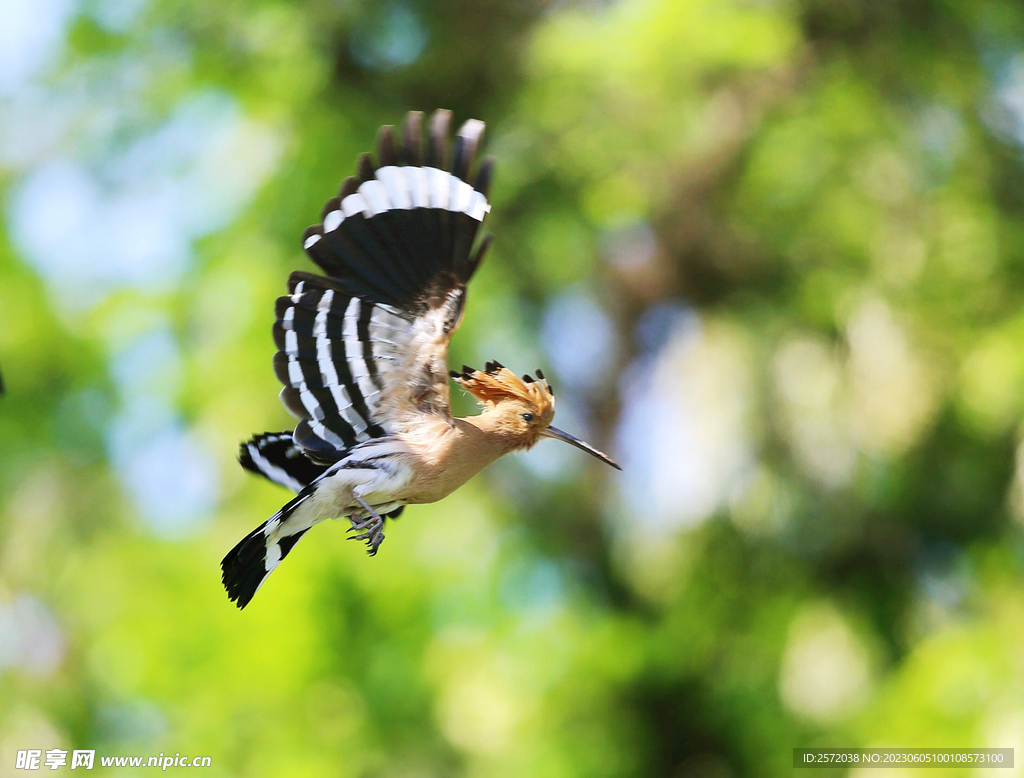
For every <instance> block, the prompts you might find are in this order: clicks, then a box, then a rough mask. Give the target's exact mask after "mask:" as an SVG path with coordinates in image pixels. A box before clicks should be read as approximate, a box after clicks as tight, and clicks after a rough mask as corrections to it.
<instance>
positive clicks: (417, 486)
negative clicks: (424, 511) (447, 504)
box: [402, 478, 469, 505]
mask: <svg viewBox="0 0 1024 778" xmlns="http://www.w3.org/2000/svg"><path fill="white" fill-rule="evenodd" d="M467 480H469V479H468V478H464V479H458V480H456V479H451V478H448V479H441V478H437V479H431V478H418V479H415V480H413V481H412V482H411V483H410V484H409V485H408V486H407V487H406V488H405V489H404V490H403V492H402V500H403V501H404V502H406V503H408V504H409V505H423V504H424V503H429V502H438V501H440V500H443V499H444V498H445V497H447V496H448V495H449V494H451V493H452V492H454V491H455V490H456V489H458V488H459V487H460V486H462V485H463V484H464V483H465V482H466V481H467Z"/></svg>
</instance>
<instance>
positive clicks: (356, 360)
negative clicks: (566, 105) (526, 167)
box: [222, 111, 614, 607]
mask: <svg viewBox="0 0 1024 778" xmlns="http://www.w3.org/2000/svg"><path fill="white" fill-rule="evenodd" d="M449 118H450V114H449V113H448V112H447V111H438V112H437V113H435V114H434V116H433V117H432V119H431V122H430V128H429V132H428V136H427V142H426V148H425V149H424V148H423V143H422V131H421V123H422V115H421V114H418V113H410V114H409V115H408V116H407V117H406V122H405V127H404V131H403V137H402V140H401V143H400V144H397V143H396V142H395V140H394V137H393V133H392V130H391V128H390V127H384V128H382V130H381V132H380V133H379V135H378V161H379V163H380V167H375V166H374V164H373V162H372V161H371V160H370V157H369V156H368V155H365V154H364V155H363V156H362V157H361V158H360V160H359V177H358V178H349V179H347V180H346V181H345V183H344V184H343V185H342V187H341V192H340V193H339V196H338V197H336V198H334V199H332V200H330V201H328V203H327V205H326V206H325V207H324V211H323V215H322V219H323V221H322V223H321V224H318V225H315V226H313V227H310V228H309V229H308V230H306V233H305V235H304V236H303V245H304V248H305V249H306V251H307V252H308V253H309V255H310V257H311V258H312V259H313V261H314V262H316V263H317V264H318V265H319V266H320V267H321V269H323V270H324V271H325V272H326V273H327V277H324V276H317V275H313V274H310V273H304V272H295V273H293V274H292V276H291V278H290V280H289V294H287V295H286V296H284V297H281V298H279V299H278V301H277V306H276V312H277V322H276V323H275V325H274V340H275V342H276V344H277V347H278V349H279V350H278V353H277V354H276V355H275V357H274V368H275V371H276V373H277V375H278V378H279V379H280V380H281V382H282V383H283V384H284V389H283V390H282V391H281V400H282V402H283V403H284V405H285V407H286V408H287V409H288V410H289V411H291V412H292V413H293V414H294V415H295V416H296V418H297V419H298V424H297V425H296V427H295V429H294V430H292V431H291V432H281V433H265V434H263V435H258V436H256V437H254V438H253V439H252V440H250V441H248V442H247V443H245V444H243V445H242V448H241V452H240V457H239V459H240V461H241V463H242V465H243V467H245V468H246V469H248V470H251V471H253V472H256V473H259V474H260V475H263V476H265V477H267V478H269V479H270V480H272V481H274V482H276V483H279V484H281V485H283V486H286V487H288V488H291V489H292V490H293V491H295V492H297V495H296V497H295V498H294V499H293V500H291V501H290V502H289V503H287V504H286V505H285V506H284V507H282V508H281V510H279V511H278V512H277V513H276V514H274V515H273V516H272V517H271V518H270V519H268V520H267V521H266V522H265V523H264V524H263V525H261V526H260V527H258V528H257V529H256V530H254V531H253V532H252V533H250V534H249V535H248V536H247V537H246V538H244V539H243V540H242V541H241V542H240V543H239V544H238V545H237V546H235V548H234V549H232V550H231V552H229V553H228V555H227V556H226V557H225V558H224V561H223V563H222V568H223V581H224V585H225V587H226V588H227V591H228V594H229V596H230V598H231V599H232V600H235V601H237V603H238V606H239V607H244V606H245V605H246V604H247V603H248V602H249V600H251V598H252V596H253V595H254V594H255V592H256V590H257V589H258V588H259V586H260V585H261V584H262V582H263V581H264V580H265V578H266V576H267V575H269V573H270V572H271V571H273V570H274V569H275V568H276V567H277V565H278V564H280V562H281V560H282V559H284V558H285V557H286V556H287V555H288V553H289V552H290V551H291V549H292V548H293V547H294V545H295V544H296V543H297V542H298V540H299V539H300V538H301V537H302V536H303V535H304V534H305V533H306V532H307V531H309V529H310V528H311V527H313V526H315V525H316V524H318V523H320V522H322V521H324V520H326V519H333V518H339V517H347V518H348V519H349V520H350V521H351V522H352V529H354V530H357V531H359V532H360V534H358V535H356V536H355V537H356V538H357V539H360V540H366V541H367V543H368V545H369V547H370V553H371V555H373V554H375V553H376V552H377V549H378V548H379V546H380V544H381V542H382V541H383V540H384V535H383V531H382V530H383V521H384V516H390V517H394V516H397V514H398V513H399V512H400V511H401V510H402V508H403V507H404V506H405V505H409V504H418V503H428V502H436V501H438V500H441V499H443V498H444V497H446V496H447V495H449V494H451V492H453V491H454V490H455V489H457V488H459V487H460V486H462V484H464V483H465V482H466V481H468V480H469V479H470V478H472V477H473V476H474V475H476V474H477V473H478V472H480V470H482V469H483V468H484V467H486V466H487V465H489V464H490V463H491V462H493V461H495V460H496V459H498V458H499V457H501V456H502V455H504V454H506V453H509V452H510V451H514V450H517V449H524V448H529V447H530V446H532V445H534V444H535V443H536V442H537V441H538V440H539V439H540V437H542V436H545V435H547V436H550V437H560V438H562V439H563V440H567V441H568V442H570V443H573V444H574V445H577V446H579V447H581V448H584V449H586V450H588V451H590V453H593V454H595V455H597V456H600V457H601V458H603V459H605V460H606V461H608V462H609V463H611V460H609V459H608V458H607V457H605V456H604V455H603V454H600V452H597V451H596V450H594V449H591V448H590V447H589V446H587V444H584V443H582V442H581V441H578V440H576V439H575V438H572V436H569V435H567V434H566V433H562V432H561V431H559V430H556V429H555V428H553V427H551V426H550V425H551V420H552V418H553V416H554V398H553V395H552V392H551V388H550V387H549V386H548V384H547V381H546V380H544V377H543V374H542V373H540V371H537V378H536V379H534V378H532V377H531V376H524V377H523V379H519V378H518V377H516V376H515V375H514V374H513V373H512V372H511V371H509V370H507V369H506V368H505V367H503V366H502V365H500V364H498V363H496V362H494V363H488V365H487V366H486V368H485V370H483V371H478V370H473V369H471V368H466V367H464V368H463V371H462V373H454V372H453V373H451V377H453V378H454V379H455V380H456V381H457V382H458V383H460V384H461V385H462V386H463V387H464V388H465V389H466V390H467V391H469V392H470V393H472V394H473V395H475V396H476V397H477V399H478V400H479V401H480V403H481V405H482V412H481V413H480V415H478V416H473V417H468V418H455V417H453V416H452V414H451V410H450V406H449V384H448V379H449V371H448V366H447V356H448V343H449V341H450V339H451V335H452V333H453V332H454V331H455V329H456V328H457V326H458V324H459V321H460V320H461V318H462V313H463V309H464V306H465V292H466V284H467V283H468V281H469V279H470V277H471V276H472V274H473V272H474V271H475V270H476V268H477V267H478V266H479V263H480V260H481V259H482V257H483V255H484V252H485V251H486V248H487V245H488V243H489V240H488V239H487V238H485V239H484V240H482V241H480V242H479V243H476V241H475V239H476V233H477V230H478V228H479V226H480V223H481V222H482V221H483V219H484V217H485V215H486V214H487V212H488V211H489V210H490V206H489V205H488V204H487V189H488V186H489V183H490V178H491V170H492V165H491V162H490V160H486V161H485V162H484V163H483V164H482V165H480V167H479V170H477V171H474V170H473V167H474V165H473V161H474V156H475V152H476V149H477V146H478V145H479V142H480V138H481V136H482V133H483V124H482V123H481V122H478V121H475V120H470V121H469V122H466V124H464V125H463V126H462V128H461V129H460V130H459V131H458V133H457V134H456V138H455V143H454V146H453V149H452V153H451V158H450V159H449V154H448V145H449V143H448V123H449ZM474 173H475V175H474ZM488 238H489V236H488ZM611 464H614V463H611Z"/></svg>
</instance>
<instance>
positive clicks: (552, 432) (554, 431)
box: [541, 427, 622, 470]
mask: <svg viewBox="0 0 1024 778" xmlns="http://www.w3.org/2000/svg"><path fill="white" fill-rule="evenodd" d="M541 436H542V437H545V438H555V439H556V440H564V441H565V442H566V443H568V444H569V445H570V446H576V448H578V449H582V450H583V451H586V452H587V453H588V454H590V455H591V456H595V457H597V458H598V459H600V460H601V461H602V462H604V463H605V464H606V465H611V466H612V467H614V468H615V469H616V470H621V469H622V468H621V467H619V466H618V465H617V464H615V460H614V459H612V458H611V457H610V456H608V455H607V454H605V453H604V452H603V451H598V450H597V449H596V448H594V447H593V446H591V445H590V444H589V443H585V442H584V441H582V440H580V439H579V438H577V437H575V436H574V435H570V434H569V433H568V432H562V430H560V429H558V427H548V428H547V429H546V430H544V431H543V432H542V433H541Z"/></svg>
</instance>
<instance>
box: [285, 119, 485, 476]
mask: <svg viewBox="0 0 1024 778" xmlns="http://www.w3.org/2000/svg"><path fill="white" fill-rule="evenodd" d="M449 119H450V114H449V113H448V112H447V111H438V112H437V113H435V114H434V116H433V117H432V119H431V122H430V128H429V132H428V141H427V144H426V149H425V150H424V149H423V148H422V146H423V143H422V132H421V124H422V115H421V114H418V113H411V114H409V115H408V116H407V118H406V122H405V127H404V131H403V139H402V142H401V145H400V148H399V147H397V146H396V144H395V142H394V139H393V135H392V131H391V128H390V127H384V128H382V129H381V132H380V133H379V135H378V156H379V161H380V162H381V166H380V167H375V166H374V163H373V161H372V160H371V159H370V157H369V155H365V154H364V155H363V156H362V157H361V158H360V161H359V177H357V178H349V179H347V180H346V181H345V183H344V184H343V185H342V189H341V193H340V195H339V197H337V198H334V199H332V200H330V201H328V203H327V205H326V206H325V207H324V211H323V216H322V218H323V222H322V223H321V224H319V225H315V226H313V227H310V228H309V229H308V230H307V231H306V234H305V236H304V245H305V248H306V250H307V252H308V253H309V254H310V256H311V257H312V258H313V260H314V261H315V262H316V263H317V264H318V265H319V266H320V267H321V268H322V269H323V270H324V271H325V272H326V273H327V274H328V276H329V278H324V277H322V276H315V275H312V274H308V273H294V274H292V277H291V279H290V285H289V291H290V294H289V295H287V296H286V297H282V298H280V300H279V301H278V307H277V317H278V321H277V324H276V325H275V340H276V341H277V345H278V348H279V349H280V351H279V352H278V354H277V356H276V357H275V361H274V364H275V369H276V371H277V374H278V377H279V378H280V379H281V381H282V382H283V383H285V384H286V388H285V389H284V390H283V391H282V395H281V396H282V400H283V402H284V403H285V405H286V407H288V409H289V410H291V411H292V412H293V413H294V414H295V415H296V416H298V417H299V418H300V422H299V424H298V426H297V427H296V428H295V432H294V436H293V437H294V441H295V443H296V444H297V445H298V446H299V447H301V448H302V449H303V451H304V452H305V453H306V454H307V455H308V456H310V457H311V458H312V459H313V460H314V461H320V462H330V461H336V460H337V459H340V458H342V457H343V456H344V454H345V452H347V451H348V450H349V449H351V448H352V447H353V446H355V445H357V444H359V443H362V442H365V441H366V440H369V439H371V438H375V437H381V436H384V435H387V434H391V433H393V432H395V431H396V430H397V429H398V428H400V427H401V425H402V424H404V423H406V422H407V421H409V420H410V419H411V418H413V417H414V415H415V414H417V413H437V414H442V415H450V411H449V407H448V402H449V394H448V391H449V390H448V377H447V352H448V342H449V340H450V338H451V334H452V332H454V330H455V328H456V327H457V326H458V323H459V320H460V318H461V316H462V311H463V307H464V304H465V289H466V284H467V282H468V281H469V279H470V277H471V276H472V274H473V272H474V270H475V269H476V267H477V266H478V265H479V263H480V260H481V258H482V257H483V253H484V251H485V250H486V246H487V241H486V240H483V241H481V242H480V244H479V245H477V246H476V247H475V249H474V241H475V239H476V234H477V231H478V229H479V227H480V224H481V222H482V221H483V219H484V217H485V216H486V214H487V212H488V211H489V209H490V206H489V205H488V203H487V188H488V183H489V181H490V175H491V165H490V162H489V161H485V162H484V164H483V165H481V167H480V170H479V172H478V173H477V174H476V175H475V176H472V175H471V173H472V170H473V160H474V157H475V154H476V149H477V147H478V145H479V142H480V138H481V136H482V133H483V123H481V122H477V121H469V122H467V123H466V124H465V125H463V127H462V128H461V129H460V130H459V132H458V133H457V134H456V138H455V142H454V145H453V146H452V150H451V154H449V148H448V147H449V140H448V122H449ZM449 157H450V159H449ZM449 163H450V164H449ZM470 181H472V183H470Z"/></svg>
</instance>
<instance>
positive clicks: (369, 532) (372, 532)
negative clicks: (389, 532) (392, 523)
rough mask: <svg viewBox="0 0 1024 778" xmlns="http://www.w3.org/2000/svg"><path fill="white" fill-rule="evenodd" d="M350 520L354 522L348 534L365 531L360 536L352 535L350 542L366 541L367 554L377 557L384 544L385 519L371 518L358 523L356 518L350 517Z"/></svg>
mask: <svg viewBox="0 0 1024 778" xmlns="http://www.w3.org/2000/svg"><path fill="white" fill-rule="evenodd" d="M348 520H349V521H350V522H352V526H351V527H349V528H348V530H346V531H347V532H356V531H358V530H365V531H364V532H360V534H358V535H351V536H350V537H349V538H348V540H365V541H366V545H367V553H368V554H369V555H370V556H376V555H377V549H379V548H380V544H381V543H383V542H384V519H382V518H381V517H380V516H370V517H368V518H366V519H365V520H364V521H357V520H356V518H355V517H354V516H349V518H348Z"/></svg>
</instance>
